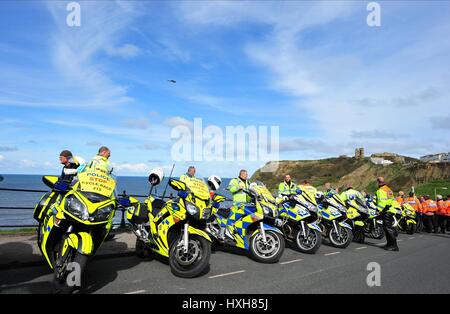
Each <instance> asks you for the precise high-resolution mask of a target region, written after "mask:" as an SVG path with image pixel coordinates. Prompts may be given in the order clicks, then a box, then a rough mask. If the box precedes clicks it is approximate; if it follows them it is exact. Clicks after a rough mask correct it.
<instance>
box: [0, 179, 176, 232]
mask: <svg viewBox="0 0 450 314" xmlns="http://www.w3.org/2000/svg"><path fill="white" fill-rule="evenodd" d="M0 191H5V192H28V193H47V192H49V191H48V190H35V189H11V188H0ZM117 196H120V197H125V196H131V197H136V198H147V197H148V195H140V194H127V193H126V191H123V192H122V194H118V195H117ZM153 196H154V197H158V198H161V199H173V198H174V196H173V195H172V194H170V195H169V196H165V197H162V196H158V195H153ZM1 209H3V210H4V209H11V210H33V209H34V207H11V206H0V210H1ZM116 214H117V211H116ZM113 225H114V226H119V228H125V227H126V222H125V208H121V219H120V223H114V224H113ZM37 227H38V225H37V224H36V225H0V228H37Z"/></svg>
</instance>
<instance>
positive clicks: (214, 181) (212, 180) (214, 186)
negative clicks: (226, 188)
mask: <svg viewBox="0 0 450 314" xmlns="http://www.w3.org/2000/svg"><path fill="white" fill-rule="evenodd" d="M220 184H222V179H221V178H220V177H219V176H216V175H212V176H210V177H209V178H208V185H209V187H210V189H211V190H213V191H217V190H218V189H219V187H220Z"/></svg>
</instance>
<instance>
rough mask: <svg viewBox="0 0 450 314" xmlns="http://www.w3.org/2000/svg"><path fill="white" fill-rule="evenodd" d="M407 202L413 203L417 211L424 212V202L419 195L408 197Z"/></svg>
mask: <svg viewBox="0 0 450 314" xmlns="http://www.w3.org/2000/svg"><path fill="white" fill-rule="evenodd" d="M405 202H406V203H408V204H409V205H411V206H412V208H414V210H415V211H416V212H419V213H421V212H422V204H421V203H420V201H419V199H418V198H417V197H408V198H407V199H406V201H405Z"/></svg>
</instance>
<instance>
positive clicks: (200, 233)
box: [119, 169, 225, 278]
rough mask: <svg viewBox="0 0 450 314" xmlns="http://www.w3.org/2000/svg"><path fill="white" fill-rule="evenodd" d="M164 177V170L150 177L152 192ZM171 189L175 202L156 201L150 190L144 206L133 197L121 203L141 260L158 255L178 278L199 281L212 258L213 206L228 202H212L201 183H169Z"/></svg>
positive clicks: (217, 197)
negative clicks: (209, 223)
mask: <svg viewBox="0 0 450 314" xmlns="http://www.w3.org/2000/svg"><path fill="white" fill-rule="evenodd" d="M163 176H164V175H163V172H162V170H161V169H156V170H155V171H153V172H152V174H150V176H149V181H150V183H151V184H152V188H153V186H155V185H157V184H159V183H160V182H161V180H162V179H163ZM169 185H170V186H171V187H172V188H173V189H174V190H176V191H177V192H178V197H177V198H175V199H173V200H169V201H167V202H164V201H163V200H161V199H158V198H154V197H153V196H152V195H151V190H150V193H149V196H148V198H147V199H146V200H145V202H144V203H139V201H138V200H136V199H135V198H132V197H127V198H125V199H124V198H122V199H120V200H119V203H120V204H121V206H125V208H126V209H127V219H128V221H129V222H130V223H131V229H132V230H133V232H134V233H135V235H136V236H137V240H136V254H137V255H138V256H139V257H142V258H144V257H152V254H153V253H154V254H158V255H159V256H162V257H163V258H168V259H169V265H170V268H171V271H172V273H173V274H174V275H175V276H178V277H182V278H193V277H197V276H199V275H201V274H202V273H204V272H205V270H206V269H207V267H208V265H209V260H210V256H211V242H212V239H211V237H210V236H209V235H208V233H206V232H205V229H206V222H207V220H208V219H209V218H210V217H211V212H212V206H213V205H214V206H218V205H217V204H219V203H220V202H222V201H224V200H225V198H224V197H221V196H218V195H217V196H215V197H214V199H213V200H211V197H210V192H209V189H208V186H207V185H206V183H205V182H204V181H203V180H201V179H196V178H192V179H191V180H189V181H187V182H182V181H179V180H175V179H169Z"/></svg>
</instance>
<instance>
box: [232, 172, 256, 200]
mask: <svg viewBox="0 0 450 314" xmlns="http://www.w3.org/2000/svg"><path fill="white" fill-rule="evenodd" d="M249 186H250V182H249V181H248V180H242V179H241V178H234V179H233V180H231V181H230V183H229V184H228V191H230V192H231V194H233V202H234V203H250V202H251V197H250V195H248V194H247V193H245V192H244V190H248V188H249Z"/></svg>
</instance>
